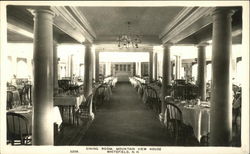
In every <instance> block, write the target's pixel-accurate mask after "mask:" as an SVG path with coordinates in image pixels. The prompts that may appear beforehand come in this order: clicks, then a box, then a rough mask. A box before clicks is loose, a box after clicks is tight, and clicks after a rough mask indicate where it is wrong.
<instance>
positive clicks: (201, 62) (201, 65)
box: [197, 45, 207, 101]
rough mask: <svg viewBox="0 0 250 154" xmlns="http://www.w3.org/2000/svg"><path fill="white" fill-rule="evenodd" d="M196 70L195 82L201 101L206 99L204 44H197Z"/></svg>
mask: <svg viewBox="0 0 250 154" xmlns="http://www.w3.org/2000/svg"><path fill="white" fill-rule="evenodd" d="M197 48H198V67H197V68H198V70H197V72H198V73H197V84H198V87H199V96H200V99H201V100H202V101H205V100H206V69H207V65H206V46H205V45H198V46H197Z"/></svg>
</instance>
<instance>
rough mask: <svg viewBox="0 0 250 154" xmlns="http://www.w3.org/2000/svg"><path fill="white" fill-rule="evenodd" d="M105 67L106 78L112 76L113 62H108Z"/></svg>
mask: <svg viewBox="0 0 250 154" xmlns="http://www.w3.org/2000/svg"><path fill="white" fill-rule="evenodd" d="M105 65H106V66H105V72H106V73H105V76H108V75H111V62H106V64H105Z"/></svg>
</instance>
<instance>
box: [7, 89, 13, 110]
mask: <svg viewBox="0 0 250 154" xmlns="http://www.w3.org/2000/svg"><path fill="white" fill-rule="evenodd" d="M13 106H14V104H13V92H12V91H7V110H9V109H12V108H13Z"/></svg>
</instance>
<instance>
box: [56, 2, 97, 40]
mask: <svg viewBox="0 0 250 154" xmlns="http://www.w3.org/2000/svg"><path fill="white" fill-rule="evenodd" d="M51 10H53V11H54V12H55V14H56V16H55V17H54V25H55V26H56V27H57V28H59V29H60V30H61V31H63V32H64V33H66V34H68V35H69V36H71V37H72V38H74V39H75V40H76V41H78V42H80V43H83V42H90V43H93V40H94V39H95V38H96V35H95V33H94V31H93V29H92V28H91V27H90V25H89V23H88V22H87V20H86V19H85V17H83V15H82V14H80V12H79V11H78V10H77V9H76V8H75V7H65V6H52V7H51Z"/></svg>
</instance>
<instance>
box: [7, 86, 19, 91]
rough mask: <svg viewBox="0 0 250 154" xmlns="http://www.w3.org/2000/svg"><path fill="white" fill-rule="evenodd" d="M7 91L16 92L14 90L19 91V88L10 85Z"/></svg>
mask: <svg viewBox="0 0 250 154" xmlns="http://www.w3.org/2000/svg"><path fill="white" fill-rule="evenodd" d="M7 90H9V91H14V90H17V87H16V86H14V85H8V86H7Z"/></svg>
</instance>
